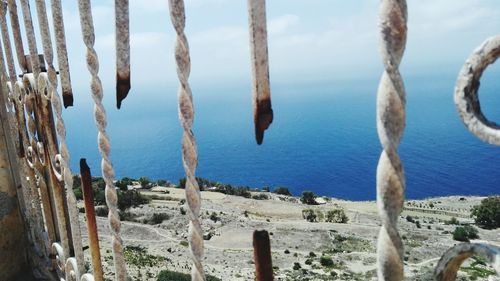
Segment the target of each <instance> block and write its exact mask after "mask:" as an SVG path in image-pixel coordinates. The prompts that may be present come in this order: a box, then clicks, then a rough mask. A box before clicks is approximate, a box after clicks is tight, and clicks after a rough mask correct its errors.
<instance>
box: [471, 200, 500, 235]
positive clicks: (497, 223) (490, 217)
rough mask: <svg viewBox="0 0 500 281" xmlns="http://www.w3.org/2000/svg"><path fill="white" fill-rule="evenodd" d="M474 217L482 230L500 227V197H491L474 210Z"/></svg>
mask: <svg viewBox="0 0 500 281" xmlns="http://www.w3.org/2000/svg"><path fill="white" fill-rule="evenodd" d="M471 215H472V217H473V218H474V220H475V221H476V224H477V225H479V226H480V227H482V228H486V229H494V228H498V227H500V196H491V197H488V198H486V199H483V200H482V201H481V204H479V205H477V206H474V207H473V208H472V213H471Z"/></svg>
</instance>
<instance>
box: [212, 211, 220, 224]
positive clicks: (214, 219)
mask: <svg viewBox="0 0 500 281" xmlns="http://www.w3.org/2000/svg"><path fill="white" fill-rule="evenodd" d="M210 219H211V220H212V221H213V222H217V221H218V220H219V217H218V216H217V214H216V213H215V212H212V214H211V215H210Z"/></svg>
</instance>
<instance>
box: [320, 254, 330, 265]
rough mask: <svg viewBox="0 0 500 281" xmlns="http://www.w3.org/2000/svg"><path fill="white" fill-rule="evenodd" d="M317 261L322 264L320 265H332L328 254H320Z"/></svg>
mask: <svg viewBox="0 0 500 281" xmlns="http://www.w3.org/2000/svg"><path fill="white" fill-rule="evenodd" d="M319 263H320V264H321V265H322V266H326V267H332V266H333V260H332V258H331V257H330V256H321V258H319Z"/></svg>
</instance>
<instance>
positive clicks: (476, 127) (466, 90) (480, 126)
mask: <svg viewBox="0 0 500 281" xmlns="http://www.w3.org/2000/svg"><path fill="white" fill-rule="evenodd" d="M498 57H500V35H497V36H494V37H491V38H488V39H487V40H486V41H484V42H483V44H481V46H479V47H478V48H477V49H476V50H474V52H473V53H472V54H471V56H470V57H469V58H468V59H467V61H466V62H465V64H464V66H463V67H462V70H461V71H460V74H459V75H458V80H457V84H456V86H455V105H456V107H457V110H458V113H459V114H460V118H461V119H462V121H463V122H464V124H465V126H466V127H467V128H468V129H469V131H470V132H471V133H473V134H474V135H475V136H476V137H478V138H479V139H481V140H482V141H484V142H487V143H491V144H494V145H499V146H500V126H499V125H497V124H495V123H494V122H492V121H489V120H488V119H487V118H486V117H485V116H484V114H483V113H482V112H481V105H480V101H479V95H478V92H479V85H480V83H479V80H480V79H481V75H482V74H483V72H484V70H485V69H486V68H487V67H488V66H489V65H490V64H492V63H494V62H495V61H496V60H497V59H498Z"/></svg>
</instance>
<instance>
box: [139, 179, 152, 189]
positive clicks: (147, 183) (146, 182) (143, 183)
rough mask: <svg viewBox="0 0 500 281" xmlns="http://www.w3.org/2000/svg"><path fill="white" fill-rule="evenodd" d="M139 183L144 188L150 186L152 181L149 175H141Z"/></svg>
mask: <svg viewBox="0 0 500 281" xmlns="http://www.w3.org/2000/svg"><path fill="white" fill-rule="evenodd" d="M139 183H140V184H141V187H142V188H148V187H150V186H151V185H150V184H151V181H150V180H149V178H148V177H140V178H139Z"/></svg>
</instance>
